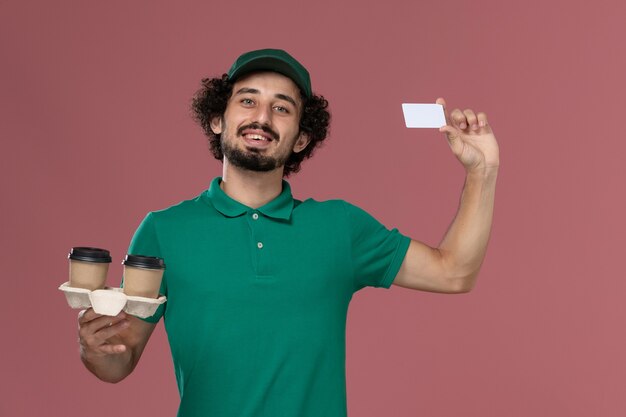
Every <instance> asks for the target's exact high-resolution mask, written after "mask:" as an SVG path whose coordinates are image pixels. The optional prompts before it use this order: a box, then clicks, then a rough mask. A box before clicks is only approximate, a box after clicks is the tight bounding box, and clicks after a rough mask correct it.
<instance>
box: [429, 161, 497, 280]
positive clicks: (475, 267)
mask: <svg viewBox="0 0 626 417" xmlns="http://www.w3.org/2000/svg"><path fill="white" fill-rule="evenodd" d="M497 176H498V170H497V168H491V169H490V170H485V171H483V172H468V174H467V176H466V178H465V185H464V187H463V192H462V195H461V202H460V205H459V210H458V212H457V214H456V217H455V218H454V221H453V222H452V224H451V225H450V228H449V229H448V231H447V233H446V234H445V236H444V238H443V240H442V241H441V243H440V245H439V251H440V252H441V255H442V257H443V259H444V263H445V265H446V269H447V270H448V271H450V274H451V275H452V276H456V277H462V278H463V279H464V281H465V282H466V284H467V289H471V288H472V287H473V285H474V281H475V279H476V277H477V275H478V271H479V270H480V266H481V264H482V262H483V259H484V257H485V252H486V250H487V243H488V241H489V234H490V232H491V223H492V219H493V208H494V198H495V189H496V179H497Z"/></svg>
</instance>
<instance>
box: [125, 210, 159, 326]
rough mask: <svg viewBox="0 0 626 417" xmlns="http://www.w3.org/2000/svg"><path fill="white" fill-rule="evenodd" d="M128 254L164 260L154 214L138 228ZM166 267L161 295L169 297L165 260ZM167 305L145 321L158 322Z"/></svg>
mask: <svg viewBox="0 0 626 417" xmlns="http://www.w3.org/2000/svg"><path fill="white" fill-rule="evenodd" d="M128 253H129V254H132V255H143V256H156V257H159V258H164V257H163V254H162V253H161V247H160V245H159V239H158V236H157V232H156V226H155V221H154V214H153V213H148V215H147V216H146V217H145V218H144V219H143V221H142V222H141V224H140V225H139V227H138V228H137V231H136V232H135V235H134V236H133V238H132V240H131V242H130V246H129V248H128ZM165 265H166V269H165V273H164V274H163V280H162V281H161V289H160V290H159V294H163V295H165V296H167V260H165ZM123 285H124V283H123V282H122V286H123ZM166 304H167V303H165V304H161V305H160V306H159V308H158V309H157V311H156V312H155V313H154V315H152V316H150V317H146V318H144V319H143V320H145V321H147V322H150V323H156V322H158V321H159V319H160V318H161V316H163V313H164V311H165V305H166Z"/></svg>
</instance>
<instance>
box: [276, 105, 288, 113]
mask: <svg viewBox="0 0 626 417" xmlns="http://www.w3.org/2000/svg"><path fill="white" fill-rule="evenodd" d="M274 108H275V109H276V111H278V112H279V113H289V109H288V108H287V107H283V106H275V107H274Z"/></svg>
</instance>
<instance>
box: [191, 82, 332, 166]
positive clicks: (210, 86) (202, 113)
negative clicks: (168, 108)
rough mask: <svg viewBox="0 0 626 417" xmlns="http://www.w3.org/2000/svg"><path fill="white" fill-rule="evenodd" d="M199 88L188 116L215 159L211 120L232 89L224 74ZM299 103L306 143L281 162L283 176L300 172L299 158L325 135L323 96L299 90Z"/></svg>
mask: <svg viewBox="0 0 626 417" xmlns="http://www.w3.org/2000/svg"><path fill="white" fill-rule="evenodd" d="M201 84H202V87H200V89H199V90H198V91H197V92H196V94H195V95H194V96H193V99H192V102H191V110H192V116H193V118H194V120H195V121H196V122H198V124H199V125H200V126H201V127H202V130H204V133H205V134H206V135H207V136H208V138H209V147H210V149H211V152H212V153H213V156H214V157H215V159H219V160H220V161H222V160H223V159H224V153H223V152H222V145H221V143H220V135H219V134H215V133H213V131H212V130H211V120H213V119H214V118H216V117H222V116H223V115H224V112H225V111H226V105H227V104H228V100H229V99H230V96H231V94H232V92H233V84H234V83H233V82H232V81H230V80H229V79H228V75H227V74H224V75H222V77H220V78H204V79H203V80H202V83H201ZM300 96H301V99H302V103H303V111H302V117H301V118H300V131H301V132H304V133H306V134H307V135H308V136H309V139H310V142H309V144H308V145H307V147H306V148H304V149H303V150H302V151H300V152H297V153H296V152H292V153H291V155H290V156H289V159H287V162H285V170H284V172H283V175H284V176H285V177H288V176H289V175H291V174H293V173H296V172H298V171H300V164H301V163H302V161H303V160H305V159H307V158H310V157H311V156H313V151H314V150H315V149H316V148H318V147H319V146H320V145H321V144H322V141H324V139H326V137H327V136H328V131H329V126H330V113H329V112H328V110H327V108H328V101H327V100H326V99H325V98H324V97H323V96H317V95H312V96H311V97H310V98H309V97H306V96H305V95H304V94H302V91H301V92H300Z"/></svg>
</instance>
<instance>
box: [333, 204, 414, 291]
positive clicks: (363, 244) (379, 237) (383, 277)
mask: <svg viewBox="0 0 626 417" xmlns="http://www.w3.org/2000/svg"><path fill="white" fill-rule="evenodd" d="M345 207H346V213H347V216H348V223H349V234H350V241H351V248H352V262H353V271H354V283H355V291H358V290H360V289H362V288H364V287H383V288H389V287H390V286H391V284H392V283H393V280H394V278H395V277H396V274H397V273H398V271H399V270H400V266H401V265H402V262H403V261H404V256H405V255H406V251H407V250H408V248H409V244H410V242H411V239H409V238H408V237H407V236H404V235H402V234H401V233H400V232H399V231H398V229H391V230H390V229H387V228H386V227H385V226H384V225H382V224H381V223H380V222H379V221H378V220H376V219H375V218H374V217H372V216H371V215H370V214H368V213H367V212H365V211H364V210H362V209H360V208H358V207H356V206H353V205H351V204H349V203H345Z"/></svg>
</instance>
